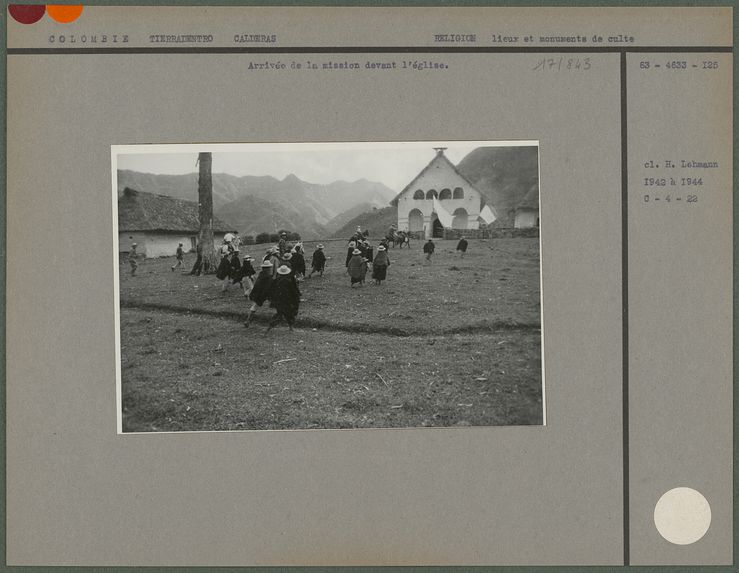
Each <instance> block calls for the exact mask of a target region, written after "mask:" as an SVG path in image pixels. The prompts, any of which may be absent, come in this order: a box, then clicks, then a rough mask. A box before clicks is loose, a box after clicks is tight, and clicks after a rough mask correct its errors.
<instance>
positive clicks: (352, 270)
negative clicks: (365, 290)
mask: <svg viewBox="0 0 739 573" xmlns="http://www.w3.org/2000/svg"><path fill="white" fill-rule="evenodd" d="M346 272H347V273H348V274H349V278H350V279H351V283H350V285H351V286H352V287H353V286H354V285H355V284H357V283H360V285H361V283H362V251H360V250H359V249H354V251H353V252H352V257H351V259H349V263H348V264H347V266H346ZM366 272H367V271H366V269H365V273H366Z"/></svg>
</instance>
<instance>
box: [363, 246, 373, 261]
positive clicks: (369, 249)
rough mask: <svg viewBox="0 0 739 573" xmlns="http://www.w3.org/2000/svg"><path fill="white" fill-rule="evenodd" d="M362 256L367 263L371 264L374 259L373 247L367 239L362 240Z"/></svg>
mask: <svg viewBox="0 0 739 573" xmlns="http://www.w3.org/2000/svg"><path fill="white" fill-rule="evenodd" d="M364 257H365V258H366V259H367V261H368V262H369V264H372V262H373V261H374V259H375V249H374V247H373V246H372V245H371V244H370V242H369V241H365V242H364Z"/></svg>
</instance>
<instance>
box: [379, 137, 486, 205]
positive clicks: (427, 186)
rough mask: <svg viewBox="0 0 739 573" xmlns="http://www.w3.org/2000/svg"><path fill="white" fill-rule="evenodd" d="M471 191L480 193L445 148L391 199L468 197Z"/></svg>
mask: <svg viewBox="0 0 739 573" xmlns="http://www.w3.org/2000/svg"><path fill="white" fill-rule="evenodd" d="M469 193H475V194H476V195H479V192H478V191H477V189H475V188H474V186H473V185H472V184H471V183H470V182H469V181H467V179H465V178H464V177H463V176H462V175H461V174H460V173H459V171H457V168H456V167H455V166H454V164H453V163H452V162H451V161H449V159H447V157H446V155H444V150H443V148H438V149H437V150H436V156H435V157H434V158H433V159H432V160H431V162H430V163H429V164H428V165H427V166H426V167H424V168H423V169H422V170H421V172H420V173H419V174H418V175H416V177H415V178H414V179H413V180H412V181H411V182H410V183H409V184H408V185H407V186H406V187H405V188H404V189H403V190H402V191H401V192H400V193H398V195H397V196H396V197H395V199H393V200H392V201H391V204H392V205H397V204H398V202H399V201H400V200H401V199H403V198H405V197H406V196H407V198H408V199H416V200H418V199H421V198H422V197H421V194H423V199H425V200H432V199H441V200H445V199H463V198H464V199H466V198H467V197H468V196H469Z"/></svg>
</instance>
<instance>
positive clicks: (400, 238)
mask: <svg viewBox="0 0 739 573" xmlns="http://www.w3.org/2000/svg"><path fill="white" fill-rule="evenodd" d="M385 239H386V240H387V242H388V243H392V244H393V248H395V245H400V248H401V249H402V248H403V245H406V246H407V247H408V248H409V249H410V248H411V239H410V236H409V235H408V233H406V232H405V231H395V232H394V233H388V234H387V236H386V237H385Z"/></svg>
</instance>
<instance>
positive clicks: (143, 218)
mask: <svg viewBox="0 0 739 573" xmlns="http://www.w3.org/2000/svg"><path fill="white" fill-rule="evenodd" d="M118 230H119V231H159V232H162V233H194V234H197V233H198V231H199V230H200V220H199V219H198V204H197V203H195V202H194V201H182V200H181V199H174V198H172V197H169V196H168V195H155V194H154V193H145V192H143V191H136V190H135V189H131V188H130V187H126V188H125V189H124V190H123V195H122V196H121V197H120V198H119V199H118ZM213 232H221V233H228V232H233V229H231V228H230V227H229V226H228V225H227V224H226V223H224V222H223V221H221V220H220V219H217V218H216V217H213Z"/></svg>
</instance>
